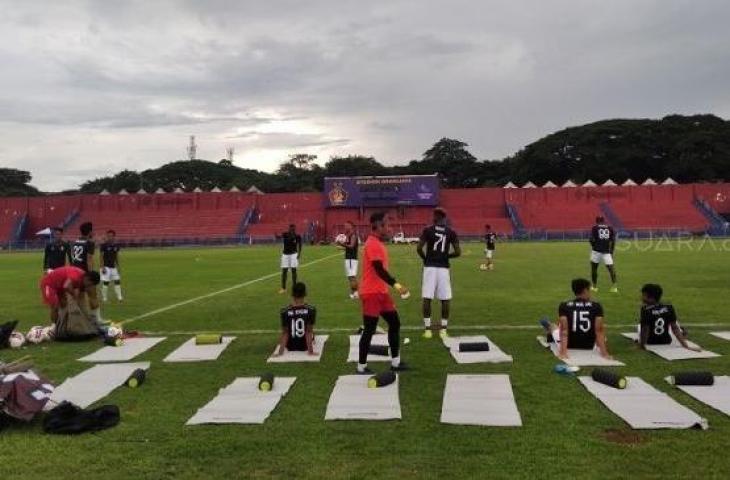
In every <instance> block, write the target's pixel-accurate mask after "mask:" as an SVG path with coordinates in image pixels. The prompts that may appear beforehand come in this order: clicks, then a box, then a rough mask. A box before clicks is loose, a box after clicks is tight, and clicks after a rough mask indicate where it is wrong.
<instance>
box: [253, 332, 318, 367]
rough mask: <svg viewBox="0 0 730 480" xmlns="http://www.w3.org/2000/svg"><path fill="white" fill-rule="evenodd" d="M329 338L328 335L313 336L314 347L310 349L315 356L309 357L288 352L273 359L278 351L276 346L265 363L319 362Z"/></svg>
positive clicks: (306, 354)
mask: <svg viewBox="0 0 730 480" xmlns="http://www.w3.org/2000/svg"><path fill="white" fill-rule="evenodd" d="M329 338H330V336H329V335H315V336H314V345H312V349H313V350H314V353H315V355H310V354H308V353H307V352H290V351H289V350H285V351H284V355H282V356H280V357H275V356H274V355H275V354H276V352H277V351H279V346H278V345H277V346H276V347H274V351H273V352H272V354H271V356H270V357H269V359H268V360H266V362H267V363H290V362H291V363H296V362H319V361H320V360H321V359H322V354H323V353H324V346H325V344H326V343H327V340H328V339H329Z"/></svg>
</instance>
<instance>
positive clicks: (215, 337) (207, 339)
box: [195, 333, 223, 345]
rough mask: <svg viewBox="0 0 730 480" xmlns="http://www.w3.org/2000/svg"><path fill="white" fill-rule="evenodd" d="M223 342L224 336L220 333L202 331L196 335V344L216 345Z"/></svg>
mask: <svg viewBox="0 0 730 480" xmlns="http://www.w3.org/2000/svg"><path fill="white" fill-rule="evenodd" d="M221 342H223V337H222V336H221V335H220V334H218V333H201V334H198V335H195V345H215V344H216V343H221Z"/></svg>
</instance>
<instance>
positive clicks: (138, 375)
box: [127, 368, 147, 388]
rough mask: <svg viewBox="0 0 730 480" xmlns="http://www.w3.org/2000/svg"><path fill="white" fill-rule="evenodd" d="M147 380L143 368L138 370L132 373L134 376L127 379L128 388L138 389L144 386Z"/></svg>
mask: <svg viewBox="0 0 730 480" xmlns="http://www.w3.org/2000/svg"><path fill="white" fill-rule="evenodd" d="M146 378H147V373H146V372H145V371H144V370H142V369H141V368H138V369H137V370H135V371H134V372H132V375H130V377H129V378H128V379H127V386H128V387H131V388H137V387H139V386H140V385H142V384H143V383H144V381H145V379H146Z"/></svg>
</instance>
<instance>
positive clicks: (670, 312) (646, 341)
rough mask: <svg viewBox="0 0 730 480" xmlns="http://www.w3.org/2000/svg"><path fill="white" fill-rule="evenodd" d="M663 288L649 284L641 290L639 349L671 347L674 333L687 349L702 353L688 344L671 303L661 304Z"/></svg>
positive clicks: (699, 349)
mask: <svg viewBox="0 0 730 480" xmlns="http://www.w3.org/2000/svg"><path fill="white" fill-rule="evenodd" d="M662 294H663V290H662V287H661V286H659V285H657V284H654V283H647V284H646V285H644V286H643V287H642V288H641V302H642V304H643V305H642V306H641V320H640V323H639V347H641V348H642V349H646V346H647V345H669V344H670V343H672V336H671V334H670V333H669V332H670V329H671V332H672V333H674V337H675V338H676V339H677V341H678V342H679V343H680V344H681V345H682V346H683V347H684V348H686V349H688V350H693V351H695V352H700V351H702V349H701V348H696V347H692V346H690V345H689V344H688V343H687V339H686V337H685V335H684V332H683V331H682V329H681V328H680V327H679V322H678V321H677V314H676V313H675V312H674V307H673V306H672V305H671V304H669V303H660V302H661V299H662Z"/></svg>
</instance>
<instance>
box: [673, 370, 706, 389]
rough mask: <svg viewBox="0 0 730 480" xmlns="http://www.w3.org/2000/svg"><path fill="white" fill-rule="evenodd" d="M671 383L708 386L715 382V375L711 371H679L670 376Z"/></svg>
mask: <svg viewBox="0 0 730 480" xmlns="http://www.w3.org/2000/svg"><path fill="white" fill-rule="evenodd" d="M672 383H673V384H674V385H687V386H689V385H697V386H705V387H710V386H712V385H714V384H715V376H714V375H712V372H679V373H675V374H674V375H673V376H672Z"/></svg>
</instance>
